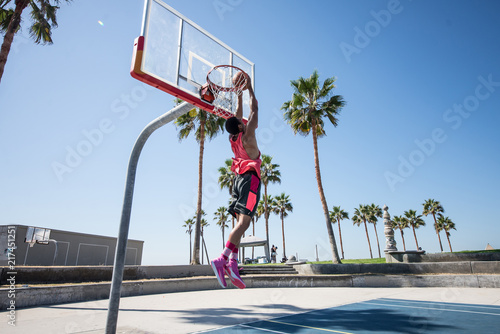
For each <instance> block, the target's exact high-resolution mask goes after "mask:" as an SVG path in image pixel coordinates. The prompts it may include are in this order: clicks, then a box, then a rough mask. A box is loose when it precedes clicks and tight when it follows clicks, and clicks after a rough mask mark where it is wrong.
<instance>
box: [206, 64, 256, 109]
mask: <svg viewBox="0 0 500 334" xmlns="http://www.w3.org/2000/svg"><path fill="white" fill-rule="evenodd" d="M239 72H241V73H243V75H238V76H236V74H237V73H239ZM247 77H248V75H247V74H246V73H245V72H244V71H243V70H242V69H240V68H238V67H236V66H232V65H219V66H215V67H214V68H212V69H211V70H210V71H209V72H208V74H207V83H208V87H210V90H211V91H212V93H213V96H214V100H213V102H212V104H213V106H214V110H213V113H214V114H215V115H218V116H221V117H223V118H226V119H227V118H230V117H233V116H234V115H236V111H237V108H238V96H240V95H241V93H242V92H243V90H245V88H246V87H247ZM233 78H234V79H233Z"/></svg>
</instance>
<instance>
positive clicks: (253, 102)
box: [247, 84, 259, 132]
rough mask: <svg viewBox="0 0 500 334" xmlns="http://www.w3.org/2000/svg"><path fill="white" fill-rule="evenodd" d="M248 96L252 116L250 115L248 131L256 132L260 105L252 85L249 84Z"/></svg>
mask: <svg viewBox="0 0 500 334" xmlns="http://www.w3.org/2000/svg"><path fill="white" fill-rule="evenodd" d="M248 94H249V95H250V115H248V123H247V131H251V132H255V129H257V127H258V125H259V104H258V102H257V99H256V98H255V94H254V92H253V88H252V85H251V84H248Z"/></svg>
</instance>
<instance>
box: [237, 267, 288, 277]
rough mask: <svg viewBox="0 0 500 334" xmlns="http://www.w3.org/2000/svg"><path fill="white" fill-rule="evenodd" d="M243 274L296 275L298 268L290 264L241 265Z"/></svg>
mask: <svg viewBox="0 0 500 334" xmlns="http://www.w3.org/2000/svg"><path fill="white" fill-rule="evenodd" d="M239 269H240V274H241V275H296V274H298V272H297V270H295V269H294V268H293V266H290V265H267V266H241V267H239Z"/></svg>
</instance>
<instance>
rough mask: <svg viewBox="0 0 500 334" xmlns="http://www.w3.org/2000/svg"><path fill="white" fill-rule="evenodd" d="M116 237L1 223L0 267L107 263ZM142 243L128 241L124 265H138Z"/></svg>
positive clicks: (111, 255) (109, 263) (111, 262)
mask: <svg viewBox="0 0 500 334" xmlns="http://www.w3.org/2000/svg"><path fill="white" fill-rule="evenodd" d="M116 240H117V239H116V238H112V237H106V236H101V235H93V234H85V233H77V232H70V231H61V230H54V229H49V228H44V227H35V226H24V225H0V266H9V265H15V266H23V265H24V266H53V265H54V266H87V265H103V266H109V265H113V262H114V257H115V250H116ZM143 245H144V241H140V240H132V239H129V240H128V243H127V254H126V259H125V264H126V265H140V264H141V261H142V249H143ZM9 261H15V262H14V263H13V262H9Z"/></svg>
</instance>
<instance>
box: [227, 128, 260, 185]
mask: <svg viewBox="0 0 500 334" xmlns="http://www.w3.org/2000/svg"><path fill="white" fill-rule="evenodd" d="M242 135H243V132H240V133H239V134H238V138H237V139H236V141H234V140H233V139H232V138H231V137H230V138H229V141H230V142H231V149H232V150H233V153H234V158H233V164H232V165H231V170H232V171H233V172H234V173H236V174H244V173H245V172H248V171H251V170H253V171H255V172H256V173H257V176H258V177H259V179H260V165H261V164H262V160H261V159H260V152H259V157H258V158H257V159H256V160H252V159H250V157H249V156H248V154H247V151H246V150H245V148H244V147H243V143H242V142H241V136H242Z"/></svg>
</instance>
